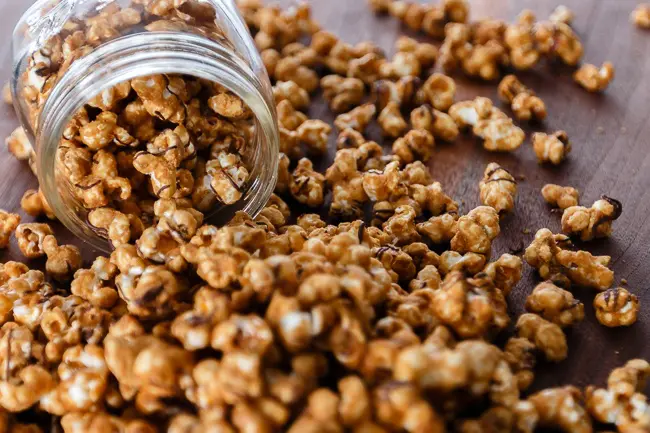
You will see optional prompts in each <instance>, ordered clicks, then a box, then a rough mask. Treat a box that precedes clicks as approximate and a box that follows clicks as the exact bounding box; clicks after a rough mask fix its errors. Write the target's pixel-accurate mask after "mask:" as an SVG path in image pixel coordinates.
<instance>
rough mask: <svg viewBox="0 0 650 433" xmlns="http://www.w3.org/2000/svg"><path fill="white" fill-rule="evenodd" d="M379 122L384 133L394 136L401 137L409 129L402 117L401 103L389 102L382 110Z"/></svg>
mask: <svg viewBox="0 0 650 433" xmlns="http://www.w3.org/2000/svg"><path fill="white" fill-rule="evenodd" d="M377 122H378V123H379V126H380V128H381V130H382V132H383V133H384V135H386V136H388V137H392V138H397V137H400V136H401V135H402V134H403V133H404V132H405V131H406V130H407V129H408V124H407V123H406V120H404V117H402V113H401V112H400V109H399V105H397V103H395V102H389V103H388V104H387V105H386V107H384V109H383V110H381V113H379V117H378V118H377Z"/></svg>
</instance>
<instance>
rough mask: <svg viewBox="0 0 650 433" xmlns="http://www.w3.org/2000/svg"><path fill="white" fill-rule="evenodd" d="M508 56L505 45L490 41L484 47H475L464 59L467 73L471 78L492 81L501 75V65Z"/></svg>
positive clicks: (463, 62) (464, 68)
mask: <svg viewBox="0 0 650 433" xmlns="http://www.w3.org/2000/svg"><path fill="white" fill-rule="evenodd" d="M505 55H506V50H505V48H504V47H503V45H502V44H501V43H499V42H497V41H494V40H490V41H487V42H486V43H485V44H483V45H474V46H472V48H471V50H470V51H469V53H468V55H467V56H466V57H465V58H463V59H462V66H463V70H464V71H465V73H466V74H467V75H469V76H471V77H479V78H481V79H483V80H486V81H490V80H495V79H497V78H499V76H500V75H501V71H500V68H499V67H500V64H501V62H502V59H503V58H504V56H505Z"/></svg>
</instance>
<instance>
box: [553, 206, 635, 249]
mask: <svg viewBox="0 0 650 433" xmlns="http://www.w3.org/2000/svg"><path fill="white" fill-rule="evenodd" d="M622 212H623V206H622V205H621V202H619V201H618V200H615V199H613V198H610V197H607V196H605V195H604V196H603V198H602V199H600V200H598V201H596V202H595V203H594V204H593V205H592V206H591V207H590V208H586V207H583V206H572V207H569V208H567V209H565V210H564V213H563V214H562V231H563V232H564V233H566V234H568V235H576V236H578V235H579V236H580V239H581V240H583V241H589V240H592V239H595V238H605V237H609V236H611V234H612V223H613V222H614V221H615V220H617V219H618V218H619V217H620V216H621V213H622Z"/></svg>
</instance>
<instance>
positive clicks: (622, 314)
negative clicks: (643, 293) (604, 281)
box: [594, 287, 639, 328]
mask: <svg viewBox="0 0 650 433" xmlns="http://www.w3.org/2000/svg"><path fill="white" fill-rule="evenodd" d="M594 309H595V310H596V318H597V319H598V321H599V322H600V323H601V324H603V325H605V326H607V327H610V328H614V327H617V326H630V325H632V324H634V323H635V322H636V319H637V315H638V314H639V298H637V297H636V296H635V295H633V294H631V293H630V292H629V291H627V290H626V289H625V288H623V287H617V288H612V289H608V290H605V291H604V292H602V293H599V294H598V295H596V298H594Z"/></svg>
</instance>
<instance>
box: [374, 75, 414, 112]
mask: <svg viewBox="0 0 650 433" xmlns="http://www.w3.org/2000/svg"><path fill="white" fill-rule="evenodd" d="M420 83H421V80H420V79H419V78H418V77H412V76H408V77H403V78H400V79H399V80H397V81H391V80H379V81H375V82H374V83H373V93H374V99H375V104H376V105H377V109H378V110H380V111H381V110H383V109H384V108H386V106H387V105H388V104H389V103H390V102H394V103H395V104H397V105H398V106H399V107H400V108H403V107H408V106H410V105H411V104H412V103H413V102H414V100H415V99H416V94H417V92H418V89H419V87H420Z"/></svg>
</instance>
